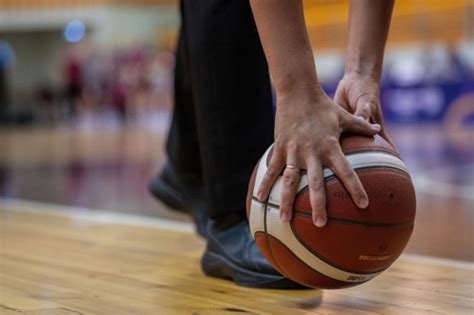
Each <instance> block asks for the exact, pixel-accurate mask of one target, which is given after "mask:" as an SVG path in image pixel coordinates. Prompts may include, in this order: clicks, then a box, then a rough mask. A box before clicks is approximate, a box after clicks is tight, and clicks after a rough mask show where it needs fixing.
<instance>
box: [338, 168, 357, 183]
mask: <svg viewBox="0 0 474 315" xmlns="http://www.w3.org/2000/svg"><path fill="white" fill-rule="evenodd" d="M341 176H342V177H344V178H346V179H350V180H352V179H355V174H354V171H353V170H352V168H350V167H344V168H343V169H342V170H341Z"/></svg>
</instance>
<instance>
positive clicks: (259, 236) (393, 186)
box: [247, 135, 416, 289]
mask: <svg viewBox="0 0 474 315" xmlns="http://www.w3.org/2000/svg"><path fill="white" fill-rule="evenodd" d="M341 146H342V149H343V152H344V154H345V155H346V157H347V159H348V160H349V162H350V163H351V165H352V168H353V169H355V171H356V173H357V175H358V176H359V178H360V181H361V182H362V184H363V186H364V188H365V190H366V192H367V194H368V196H369V206H368V208H366V209H360V208H358V207H357V206H356V205H355V204H354V202H353V201H352V199H351V196H350V195H349V193H348V192H347V190H346V189H345V187H344V186H343V184H342V183H341V181H340V180H339V179H338V178H337V177H336V176H334V174H333V173H332V171H331V170H330V169H324V176H325V184H326V194H327V204H326V207H327V211H328V221H327V224H326V226H324V227H323V228H318V227H316V226H314V224H313V222H312V219H311V205H310V201H309V192H308V187H307V178H306V174H305V173H302V176H301V182H300V185H299V188H298V194H297V196H296V200H295V203H294V207H293V208H294V213H293V217H292V219H291V221H290V222H283V221H281V220H280V216H279V202H280V191H281V186H282V178H281V177H280V178H279V179H278V180H277V181H276V182H275V184H274V186H273V188H272V191H271V193H270V195H269V197H268V200H266V201H265V202H260V201H259V200H258V199H257V198H256V194H257V191H258V188H259V185H260V182H261V180H262V177H263V175H264V174H265V171H266V169H267V166H268V161H269V158H270V156H271V153H272V147H270V148H269V149H268V150H267V152H266V153H265V154H264V155H263V157H262V158H261V159H260V161H259V163H257V166H256V167H255V170H254V172H253V174H252V177H251V180H250V185H249V192H248V196H247V216H248V219H249V224H250V230H251V232H252V235H253V237H254V238H255V240H256V242H257V244H258V246H259V248H260V250H261V251H262V254H263V255H264V256H265V258H266V259H267V260H268V261H269V262H270V263H271V264H272V265H273V267H275V268H276V269H277V270H278V271H279V272H280V273H282V274H283V275H285V276H286V277H288V278H290V279H292V280H294V281H296V282H299V283H301V284H304V285H306V286H309V287H314V288H326V289H330V288H331V289H335V288H343V287H350V286H355V285H358V284H361V283H364V282H366V281H369V280H370V279H372V278H374V277H375V276H377V275H379V274H380V273H382V272H383V271H384V270H385V269H387V268H388V267H390V265H391V264H392V263H393V262H394V261H395V260H396V259H397V258H398V257H399V256H400V254H401V253H402V251H403V249H404V248H405V246H406V244H407V243H408V240H409V239H410V236H411V233H412V231H413V222H414V219H415V212H416V202H415V191H414V189H413V184H412V181H411V178H410V175H409V174H408V170H407V168H406V166H405V164H404V163H403V161H402V160H401V159H400V156H399V154H398V152H397V151H396V150H395V149H394V148H393V147H392V146H391V145H390V144H389V143H388V142H386V141H385V140H384V139H383V138H382V137H380V136H375V137H374V138H369V137H363V136H357V135H346V136H343V137H342V138H341Z"/></svg>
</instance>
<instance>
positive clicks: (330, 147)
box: [324, 137, 339, 155]
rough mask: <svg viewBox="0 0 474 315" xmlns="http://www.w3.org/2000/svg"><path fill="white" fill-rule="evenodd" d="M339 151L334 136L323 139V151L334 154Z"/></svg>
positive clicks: (337, 141)
mask: <svg viewBox="0 0 474 315" xmlns="http://www.w3.org/2000/svg"><path fill="white" fill-rule="evenodd" d="M338 152H339V140H338V139H336V138H335V137H329V138H327V139H326V141H325V147H324V153H326V154H328V155H334V154H336V153H338Z"/></svg>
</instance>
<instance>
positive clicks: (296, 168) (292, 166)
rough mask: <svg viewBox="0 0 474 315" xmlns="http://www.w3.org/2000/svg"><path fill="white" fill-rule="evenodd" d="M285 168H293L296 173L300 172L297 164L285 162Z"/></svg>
mask: <svg viewBox="0 0 474 315" xmlns="http://www.w3.org/2000/svg"><path fill="white" fill-rule="evenodd" d="M285 168H287V169H289V170H295V171H297V172H298V173H299V172H300V169H299V168H298V167H297V166H294V165H291V164H286V166H285Z"/></svg>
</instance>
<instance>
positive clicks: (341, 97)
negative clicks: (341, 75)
mask: <svg viewBox="0 0 474 315" xmlns="http://www.w3.org/2000/svg"><path fill="white" fill-rule="evenodd" d="M339 84H341V83H339ZM334 102H336V103H337V104H338V105H339V106H341V107H342V108H344V109H345V110H346V111H348V112H349V113H352V109H351V106H350V105H349V102H347V99H346V91H345V89H344V88H343V87H341V86H338V87H337V89H336V93H335V94H334Z"/></svg>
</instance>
